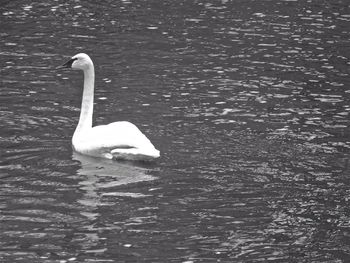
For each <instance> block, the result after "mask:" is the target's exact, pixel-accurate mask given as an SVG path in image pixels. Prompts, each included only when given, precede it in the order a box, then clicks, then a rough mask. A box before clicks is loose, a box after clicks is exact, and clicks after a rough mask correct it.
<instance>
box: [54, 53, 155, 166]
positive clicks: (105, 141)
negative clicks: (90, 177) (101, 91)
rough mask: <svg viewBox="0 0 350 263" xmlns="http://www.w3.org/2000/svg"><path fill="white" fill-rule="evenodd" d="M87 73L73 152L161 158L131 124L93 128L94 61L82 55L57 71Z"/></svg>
mask: <svg viewBox="0 0 350 263" xmlns="http://www.w3.org/2000/svg"><path fill="white" fill-rule="evenodd" d="M65 68H72V69H78V70H82V71H83V72H84V89H83V98H82V104H81V111H80V117H79V122H78V125H77V127H76V129H75V131H74V134H73V137H72V147H73V150H74V151H76V152H78V153H81V154H84V155H89V156H93V157H102V158H107V159H124V160H136V161H149V160H153V159H156V158H158V157H159V156H160V153H159V151H158V150H157V149H156V148H155V147H154V146H153V144H152V143H151V142H150V140H149V139H148V138H147V137H146V136H145V135H144V134H143V133H142V132H141V131H140V130H139V129H138V128H137V127H136V126H135V125H134V124H132V123H130V122H127V121H118V122H113V123H110V124H108V125H101V126H94V127H93V126H92V115H93V106H94V85H95V84H94V83H95V70H94V64H93V62H92V60H91V58H90V57H89V56H88V55H87V54H85V53H79V54H77V55H75V56H73V57H72V58H71V59H70V60H68V61H67V62H66V63H64V64H63V65H61V66H58V67H57V69H65Z"/></svg>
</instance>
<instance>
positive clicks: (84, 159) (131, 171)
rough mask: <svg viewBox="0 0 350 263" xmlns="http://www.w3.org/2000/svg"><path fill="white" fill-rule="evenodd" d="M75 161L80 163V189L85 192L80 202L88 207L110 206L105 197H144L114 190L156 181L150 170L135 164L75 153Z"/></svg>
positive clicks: (139, 194)
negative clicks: (132, 184)
mask: <svg viewBox="0 0 350 263" xmlns="http://www.w3.org/2000/svg"><path fill="white" fill-rule="evenodd" d="M73 160H76V161H79V162H80V168H79V169H78V170H77V175H78V176H79V179H80V182H79V185H80V189H82V190H83V191H84V195H83V196H82V198H81V199H80V200H78V201H79V203H81V204H83V205H86V206H93V207H95V206H98V205H108V204H107V203H103V202H102V200H101V199H102V197H104V196H106V197H107V196H116V197H118V196H120V197H121V196H129V197H135V198H137V197H144V196H145V195H143V194H141V193H133V192H118V191H114V190H115V189H114V188H115V187H118V186H122V185H126V184H131V183H138V182H146V181H152V180H154V179H156V177H154V176H152V175H150V174H149V169H147V168H145V167H140V166H135V164H133V163H127V162H115V161H112V160H107V159H102V158H94V157H90V156H86V155H81V154H79V153H76V152H74V153H73Z"/></svg>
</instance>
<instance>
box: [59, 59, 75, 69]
mask: <svg viewBox="0 0 350 263" xmlns="http://www.w3.org/2000/svg"><path fill="white" fill-rule="evenodd" d="M75 60H77V59H76V58H71V59H70V60H68V61H67V62H66V63H64V64H63V65H61V66H58V67H56V69H63V68H71V67H72V64H73V62H74V61H75Z"/></svg>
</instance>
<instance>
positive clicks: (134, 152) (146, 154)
mask: <svg viewBox="0 0 350 263" xmlns="http://www.w3.org/2000/svg"><path fill="white" fill-rule="evenodd" d="M111 154H112V155H113V159H123V160H131V161H152V160H154V159H157V158H159V157H160V153H159V151H158V150H157V149H155V148H150V149H138V148H128V149H124V148H117V149H113V150H112V151H111Z"/></svg>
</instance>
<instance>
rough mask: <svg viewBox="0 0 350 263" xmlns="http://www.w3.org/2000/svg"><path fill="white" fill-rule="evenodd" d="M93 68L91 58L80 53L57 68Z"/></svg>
mask: <svg viewBox="0 0 350 263" xmlns="http://www.w3.org/2000/svg"><path fill="white" fill-rule="evenodd" d="M92 66H93V63H92V60H91V58H90V57H89V56H88V55H86V54H85V53H79V54H76V55H75V56H73V57H72V58H71V59H70V60H68V61H67V62H66V63H64V64H63V65H62V66H59V67H57V69H62V68H72V69H80V70H86V69H88V68H90V67H92Z"/></svg>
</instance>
